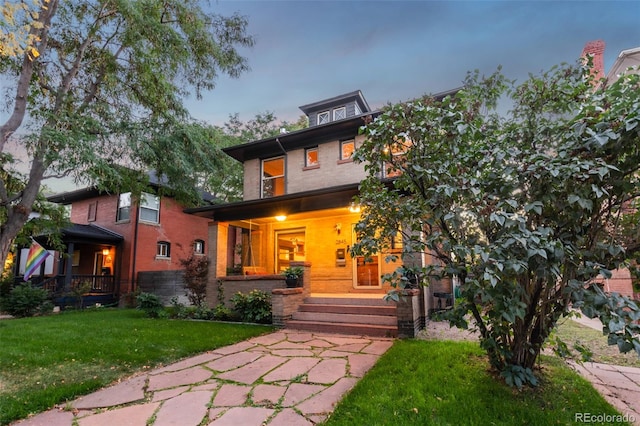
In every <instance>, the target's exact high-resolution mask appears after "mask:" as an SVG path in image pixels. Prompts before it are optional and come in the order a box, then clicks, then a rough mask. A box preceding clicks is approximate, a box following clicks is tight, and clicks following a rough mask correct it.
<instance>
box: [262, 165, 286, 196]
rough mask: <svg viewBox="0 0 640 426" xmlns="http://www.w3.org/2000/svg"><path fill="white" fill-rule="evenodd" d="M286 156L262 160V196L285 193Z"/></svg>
mask: <svg viewBox="0 0 640 426" xmlns="http://www.w3.org/2000/svg"><path fill="white" fill-rule="evenodd" d="M284 180H285V174H284V157H276V158H270V159H268V160H262V191H261V193H262V198H269V197H275V196H278V195H284Z"/></svg>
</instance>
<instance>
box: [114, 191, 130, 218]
mask: <svg viewBox="0 0 640 426" xmlns="http://www.w3.org/2000/svg"><path fill="white" fill-rule="evenodd" d="M129 219H131V193H130V192H126V193H124V194H120V198H119V199H118V213H117V214H116V220H117V221H118V222H120V221H123V220H129Z"/></svg>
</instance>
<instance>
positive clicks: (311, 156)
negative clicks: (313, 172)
mask: <svg viewBox="0 0 640 426" xmlns="http://www.w3.org/2000/svg"><path fill="white" fill-rule="evenodd" d="M319 164H320V163H319V161H318V147H317V146H316V147H313V148H307V149H305V150H304V166H305V167H313V166H318V165H319Z"/></svg>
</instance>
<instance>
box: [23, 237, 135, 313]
mask: <svg viewBox="0 0 640 426" xmlns="http://www.w3.org/2000/svg"><path fill="white" fill-rule="evenodd" d="M36 240H37V241H38V242H39V243H40V244H42V245H43V246H44V247H45V248H46V247H47V241H46V237H44V236H41V237H38V238H36ZM62 241H63V243H64V245H65V251H64V252H54V253H55V259H54V266H53V268H52V269H53V271H55V272H53V273H49V274H47V273H46V272H45V271H44V270H42V271H40V273H39V274H37V276H35V277H32V279H31V282H32V283H33V284H34V285H35V286H40V287H43V288H45V289H46V290H49V291H50V292H51V294H52V298H53V301H54V303H55V304H56V305H57V306H60V307H61V308H63V309H64V308H65V307H67V306H72V307H86V306H92V305H96V304H100V305H111V304H116V303H117V302H118V299H119V295H120V288H119V282H120V280H119V265H120V257H121V249H122V244H123V241H124V238H123V237H122V236H121V235H119V234H117V233H115V232H112V231H109V230H107V229H104V228H102V227H99V226H95V225H82V224H71V226H69V227H67V228H64V229H63V230H62ZM43 266H44V264H43Z"/></svg>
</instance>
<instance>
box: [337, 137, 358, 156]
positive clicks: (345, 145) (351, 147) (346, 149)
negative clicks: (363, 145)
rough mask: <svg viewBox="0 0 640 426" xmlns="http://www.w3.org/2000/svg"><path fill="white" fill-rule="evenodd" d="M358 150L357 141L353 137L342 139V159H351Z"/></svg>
mask: <svg viewBox="0 0 640 426" xmlns="http://www.w3.org/2000/svg"><path fill="white" fill-rule="evenodd" d="M355 150H356V141H354V140H353V139H350V140H347V141H340V160H350V159H351V157H352V156H353V152H354V151H355Z"/></svg>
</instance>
